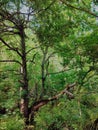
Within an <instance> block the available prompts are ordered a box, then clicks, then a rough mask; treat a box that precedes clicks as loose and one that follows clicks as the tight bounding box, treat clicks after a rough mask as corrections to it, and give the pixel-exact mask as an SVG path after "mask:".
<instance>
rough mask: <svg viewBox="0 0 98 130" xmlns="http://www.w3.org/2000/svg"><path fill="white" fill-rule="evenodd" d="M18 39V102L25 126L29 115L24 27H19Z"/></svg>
mask: <svg viewBox="0 0 98 130" xmlns="http://www.w3.org/2000/svg"><path fill="white" fill-rule="evenodd" d="M19 30H20V37H21V54H22V56H21V59H22V65H21V75H22V79H21V102H20V112H21V113H22V115H23V118H24V120H25V125H28V123H29V113H28V104H29V99H28V78H27V62H26V45H25V32H24V27H23V26H22V25H21V26H20V29H19Z"/></svg>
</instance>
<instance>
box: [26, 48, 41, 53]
mask: <svg viewBox="0 0 98 130" xmlns="http://www.w3.org/2000/svg"><path fill="white" fill-rule="evenodd" d="M37 48H40V46H37V47H33V48H31V49H30V50H28V51H27V52H26V55H27V54H28V53H29V52H30V51H32V50H34V49H37Z"/></svg>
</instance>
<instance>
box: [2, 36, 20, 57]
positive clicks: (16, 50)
mask: <svg viewBox="0 0 98 130" xmlns="http://www.w3.org/2000/svg"><path fill="white" fill-rule="evenodd" d="M0 41H1V42H2V43H3V44H4V45H5V46H7V47H8V48H9V49H10V50H13V51H15V52H17V54H18V55H19V56H21V57H22V55H21V53H20V52H19V51H18V49H17V48H14V47H11V46H10V45H9V44H8V43H6V42H5V41H4V40H3V39H2V38H1V37H0Z"/></svg>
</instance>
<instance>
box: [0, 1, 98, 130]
mask: <svg viewBox="0 0 98 130" xmlns="http://www.w3.org/2000/svg"><path fill="white" fill-rule="evenodd" d="M0 4H1V9H0V20H1V23H0V25H1V26H0V32H1V34H0V41H1V48H2V46H3V48H4V50H6V51H7V55H9V54H10V55H11V56H10V58H9V57H7V56H5V57H4V58H7V59H3V60H2V59H0V62H5V63H7V64H8V63H10V65H12V64H11V63H15V66H12V68H13V69H12V68H11V71H10V72H11V73H12V71H13V70H14V67H16V68H17V70H18V71H17V72H18V73H17V72H16V73H17V74H18V76H15V78H17V80H18V81H19V83H18V86H19V88H20V90H19V89H17V91H18V92H19V91H20V94H21V98H20V100H21V101H20V103H18V104H20V105H19V106H20V112H21V113H22V115H23V118H24V122H25V125H26V126H27V125H30V124H34V123H35V122H34V120H35V115H36V113H38V111H39V110H40V108H41V107H42V106H45V105H46V104H48V103H49V102H54V101H56V100H57V99H59V98H60V97H62V96H63V95H64V94H66V95H67V97H66V99H68V100H67V101H69V100H71V99H73V98H74V95H73V93H77V94H76V97H77V99H78V104H80V105H76V104H75V105H76V106H77V107H78V109H79V111H78V110H77V111H75V113H78V112H79V113H80V115H79V117H77V118H76V117H75V121H76V122H77V121H78V124H79V126H80V121H81V120H82V119H84V118H83V116H84V115H85V114H84V113H85V112H84V111H83V110H82V109H83V107H84V105H85V104H86V105H87V104H90V102H89V101H87V102H86V103H85V100H84V99H83V98H84V97H85V96H84V95H83V94H81V91H83V92H85V91H89V89H86V90H85V89H84V87H87V86H88V85H89V82H90V80H91V78H90V76H89V74H90V72H92V68H91V67H92V66H91V65H92V62H93V61H92V59H94V60H95V61H96V65H97V49H96V51H94V48H96V46H97V45H96V43H95V44H94V46H93V48H92V46H89V45H88V43H89V42H91V40H90V37H91V36H92V34H91V33H90V31H91V30H93V28H94V26H91V25H90V24H91V23H90V22H89V18H88V15H89V17H90V15H92V16H96V14H94V13H93V12H91V11H90V10H88V9H87V7H88V8H90V2H88V1H87V7H86V8H84V7H85V2H84V1H79V2H75V1H63V0H61V1H51V0H49V1H47V2H46V1H44V3H43V1H40V2H39V1H31V0H30V1H26V0H25V1H22V0H19V1H11V0H5V1H4V2H2V1H1V2H0ZM80 12H81V13H80ZM87 13H88V14H87ZM80 14H81V18H80V17H79V16H80ZM77 17H79V18H77ZM92 21H94V20H92ZM77 26H78V28H77ZM95 27H96V26H95ZM32 33H33V34H32ZM88 33H90V35H88ZM84 35H86V36H85V37H84ZM96 37H97V36H96ZM96 37H95V39H96ZM82 38H83V39H82ZM84 38H85V39H86V40H85V41H83V40H84ZM32 40H33V41H32ZM34 42H36V43H34ZM92 42H93V41H92ZM84 44H86V45H87V46H86V45H84ZM95 45H96V46H95ZM88 47H89V48H88ZM2 50H3V49H2ZM88 51H90V52H92V54H91V55H90V54H89V53H87V52H88ZM8 52H9V53H8ZM5 55H6V54H5ZM52 56H54V57H52ZM2 58H3V57H2ZM55 59H57V61H56V62H55V61H54V60H55ZM90 59H91V61H90ZM52 62H53V63H52ZM16 63H17V64H16ZM57 63H58V64H57ZM55 64H57V66H55ZM8 65H9V64H8ZM86 65H88V67H86ZM60 67H61V68H62V69H60ZM93 67H94V66H93ZM2 68H3V67H2ZM93 72H94V70H93ZM94 76H95V75H94ZM96 76H97V74H96ZM94 78H95V77H94ZM14 81H15V83H16V80H14ZM73 82H77V88H75V85H76V83H74V84H73ZM92 83H94V79H93V82H92ZM95 84H96V83H95ZM9 86H10V85H9ZM15 86H16V85H15ZM32 86H33V87H32ZM79 94H80V95H81V97H80V96H79ZM77 95H78V96H77ZM92 96H93V95H92ZM32 98H33V99H32ZM61 99H62V98H61ZM61 103H62V104H63V105H64V100H63V101H61ZM74 103H77V100H74V101H72V102H71V103H69V102H67V104H68V106H69V107H70V109H68V108H67V109H68V110H70V111H71V112H72V107H71V106H70V104H72V105H73V104H74ZM52 106H53V104H52ZM91 106H93V104H91ZM16 107H18V105H16ZM56 107H57V105H56ZM59 110H60V107H59V108H58V111H59ZM85 111H86V112H87V109H85ZM50 112H51V110H50ZM63 112H64V111H63ZM81 112H83V115H82V116H81ZM72 114H73V112H72ZM50 115H51V114H50ZM61 116H62V114H61ZM59 119H61V120H62V122H63V123H61V124H62V125H63V126H65V123H64V121H65V120H66V119H65V118H63V119H62V118H59V116H58V117H57V120H59ZM79 119H81V120H79ZM71 120H72V122H73V124H75V125H76V122H75V121H74V116H73V117H72V118H71ZM82 121H83V120H82ZM66 122H68V121H66ZM56 123H57V122H56ZM56 123H55V121H54V122H51V123H50V126H49V128H48V129H50V128H51V127H52V126H53V124H56ZM73 124H70V122H68V125H70V127H72V128H77V129H80V128H82V127H83V122H82V123H81V126H80V127H78V126H77V125H76V126H73ZM34 125H35V124H34ZM55 128H56V126H55ZM26 129H27V128H26Z"/></svg>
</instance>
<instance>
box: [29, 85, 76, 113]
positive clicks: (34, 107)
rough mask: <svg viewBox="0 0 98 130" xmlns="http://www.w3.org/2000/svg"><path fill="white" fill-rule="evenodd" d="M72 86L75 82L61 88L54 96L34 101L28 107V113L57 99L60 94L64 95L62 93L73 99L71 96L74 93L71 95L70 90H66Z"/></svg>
mask: <svg viewBox="0 0 98 130" xmlns="http://www.w3.org/2000/svg"><path fill="white" fill-rule="evenodd" d="M74 86H76V83H73V84H70V85H67V86H66V87H65V89H64V90H62V91H61V92H60V93H58V94H57V95H55V96H53V97H51V98H48V99H43V100H40V101H37V102H35V103H34V104H33V105H32V106H31V107H30V113H32V111H33V112H35V111H38V110H39V109H40V108H41V107H42V106H44V105H46V104H47V103H48V102H50V101H54V100H57V99H59V98H60V97H61V96H62V95H64V94H66V95H67V96H68V97H69V98H70V99H73V98H74V95H73V94H72V93H71V92H69V91H68V90H70V89H71V88H73V87H74Z"/></svg>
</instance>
